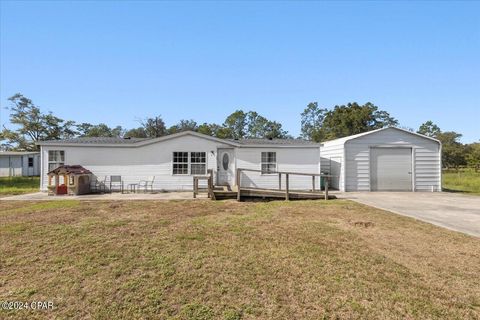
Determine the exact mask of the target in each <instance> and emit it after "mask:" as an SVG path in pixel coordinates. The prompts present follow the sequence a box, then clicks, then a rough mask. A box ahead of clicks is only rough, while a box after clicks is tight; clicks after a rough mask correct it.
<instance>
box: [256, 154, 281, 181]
mask: <svg viewBox="0 0 480 320" xmlns="http://www.w3.org/2000/svg"><path fill="white" fill-rule="evenodd" d="M262 153H275V162H263V161H262ZM264 164H274V165H275V172H263V170H262V166H263V165H264ZM260 174H261V175H262V176H273V175H277V174H278V164H277V152H276V151H261V152H260Z"/></svg>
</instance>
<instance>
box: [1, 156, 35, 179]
mask: <svg viewBox="0 0 480 320" xmlns="http://www.w3.org/2000/svg"><path fill="white" fill-rule="evenodd" d="M38 175H40V152H28V151H25V152H23V151H0V177H21V176H24V177H30V176H38Z"/></svg>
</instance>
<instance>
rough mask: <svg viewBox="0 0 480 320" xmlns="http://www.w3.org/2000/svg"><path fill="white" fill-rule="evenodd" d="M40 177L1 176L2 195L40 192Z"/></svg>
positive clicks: (0, 193)
mask: <svg viewBox="0 0 480 320" xmlns="http://www.w3.org/2000/svg"><path fill="white" fill-rule="evenodd" d="M39 189H40V177H0V196H2V195H3V196H6V195H15V194H23V193H31V192H38V191H39Z"/></svg>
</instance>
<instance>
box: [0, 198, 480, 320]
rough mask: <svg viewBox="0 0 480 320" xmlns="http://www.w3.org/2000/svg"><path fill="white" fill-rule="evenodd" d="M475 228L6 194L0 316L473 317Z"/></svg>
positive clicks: (354, 211) (308, 204)
mask: <svg viewBox="0 0 480 320" xmlns="http://www.w3.org/2000/svg"><path fill="white" fill-rule="evenodd" d="M479 275H480V239H478V238H474V237H471V236H467V235H464V234H461V233H456V232H452V231H449V230H446V229H442V228H439V227H435V226H433V225H430V224H427V223H423V222H419V221H416V220H414V219H411V218H407V217H403V216H398V215H395V214H391V213H386V212H384V211H381V210H377V209H373V208H370V207H367V206H363V205H360V204H356V203H353V202H349V201H341V200H336V201H329V202H324V201H298V202H283V201H277V202H269V203H252V202H250V203H248V202H244V203H238V202H235V201H224V202H223V201H217V202H214V201H206V200H199V201H171V202H161V201H130V202H127V201H123V202H99V201H91V202H87V201H82V202H78V201H73V200H70V201H68V200H67V201H49V202H14V201H4V202H0V300H8V301H43V300H47V301H53V302H54V305H55V307H54V310H53V311H25V310H22V311H8V312H6V311H1V310H0V318H2V319H3V318H17V319H25V318H30V319H34V318H38V319H40V318H49V319H51V318H61V319H65V318H73V319H84V318H93V319H118V318H123V319H139V318H143V319H149V318H150V319H151V318H156V319H325V318H328V319H330V318H336V319H358V318H363V319H478V318H480V277H479Z"/></svg>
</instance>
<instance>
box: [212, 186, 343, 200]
mask: <svg viewBox="0 0 480 320" xmlns="http://www.w3.org/2000/svg"><path fill="white" fill-rule="evenodd" d="M288 196H289V200H308V199H311V200H316V199H325V193H323V192H318V191H317V192H312V191H306V190H305V191H302V190H298V191H295V190H290V191H289V195H288ZM237 197H238V193H237V191H228V190H214V191H213V199H215V200H225V199H237ZM240 197H241V199H253V198H257V199H282V200H283V199H285V190H272V189H257V188H240ZM328 198H329V199H333V198H335V197H334V196H328Z"/></svg>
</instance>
